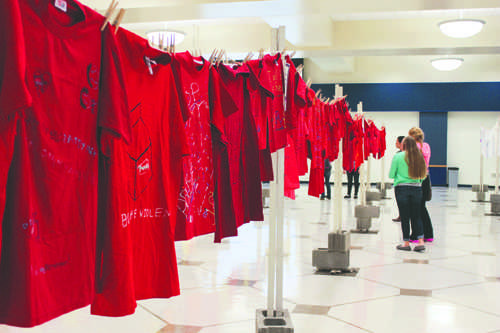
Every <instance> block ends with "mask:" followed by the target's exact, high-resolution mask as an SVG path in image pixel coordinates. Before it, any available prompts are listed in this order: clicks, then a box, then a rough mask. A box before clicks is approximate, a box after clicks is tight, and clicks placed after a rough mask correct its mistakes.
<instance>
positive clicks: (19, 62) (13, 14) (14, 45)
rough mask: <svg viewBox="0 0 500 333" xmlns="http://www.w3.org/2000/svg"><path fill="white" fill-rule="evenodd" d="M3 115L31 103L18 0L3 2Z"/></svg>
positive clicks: (0, 63) (0, 45) (0, 71)
mask: <svg viewBox="0 0 500 333" xmlns="http://www.w3.org/2000/svg"><path fill="white" fill-rule="evenodd" d="M0 50H1V51H0V117H4V116H7V115H8V114H10V113H11V112H13V111H15V110H17V109H20V108H23V107H26V106H29V105H31V95H30V93H29V91H28V87H27V85H26V83H25V82H26V81H25V75H26V52H25V46H24V35H23V26H22V21H21V12H20V9H19V3H18V1H7V0H5V1H1V2H0Z"/></svg>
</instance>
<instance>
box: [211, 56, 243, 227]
mask: <svg viewBox="0 0 500 333" xmlns="http://www.w3.org/2000/svg"><path fill="white" fill-rule="evenodd" d="M217 70H218V73H219V75H220V78H221V80H222V82H223V83H224V85H225V86H226V87H227V89H228V93H229V94H230V95H231V97H232V98H233V100H234V102H235V103H236V106H237V108H238V110H237V111H236V112H234V113H233V114H231V115H230V116H228V117H227V118H226V121H225V123H224V134H225V135H226V138H227V150H228V158H229V177H230V184H231V192H232V205H233V208H234V215H235V219H236V225H237V226H241V225H242V224H243V223H245V222H248V221H244V215H245V213H244V204H243V165H242V155H243V154H242V148H243V147H242V140H243V128H244V123H243V116H244V109H245V95H244V88H245V78H244V77H243V76H241V75H238V74H237V72H236V71H235V70H233V69H232V68H230V67H229V66H226V65H223V64H221V65H219V66H218V67H217Z"/></svg>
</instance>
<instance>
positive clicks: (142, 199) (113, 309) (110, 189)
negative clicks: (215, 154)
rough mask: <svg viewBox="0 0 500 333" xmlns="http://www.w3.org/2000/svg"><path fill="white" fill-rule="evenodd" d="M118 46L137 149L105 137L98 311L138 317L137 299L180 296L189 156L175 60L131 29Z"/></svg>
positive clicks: (120, 36)
mask: <svg viewBox="0 0 500 333" xmlns="http://www.w3.org/2000/svg"><path fill="white" fill-rule="evenodd" d="M117 39H118V43H119V45H118V46H119V50H118V51H119V53H120V54H114V55H113V58H112V60H113V61H120V59H121V61H122V64H123V67H124V70H125V73H126V75H125V78H124V81H121V82H122V84H124V86H125V87H124V88H125V89H126V91H127V100H128V105H129V108H130V117H131V127H132V138H131V142H130V144H129V145H127V144H125V143H124V142H122V141H120V140H116V139H113V138H112V137H109V136H103V137H102V138H101V141H102V145H103V148H102V150H103V152H104V154H105V155H107V156H103V157H102V160H101V167H102V169H101V175H102V179H103V180H105V182H104V181H103V182H101V183H100V184H99V193H100V194H101V195H102V199H101V200H100V209H99V210H100V214H99V217H100V223H99V229H98V234H99V237H98V250H99V252H98V260H99V261H98V264H97V267H98V269H99V270H98V272H97V284H96V285H97V288H96V289H97V290H96V295H95V298H94V301H93V303H92V308H91V312H92V313H93V314H98V315H105V316H124V315H128V314H132V313H134V311H135V308H136V306H137V304H136V300H140V299H147V298H168V297H171V296H175V295H178V294H179V278H178V274H177V258H176V255H175V246H174V231H175V226H174V223H175V218H176V212H177V200H178V195H179V190H180V180H181V179H182V156H183V155H185V154H186V152H187V149H186V144H185V135H184V123H183V120H182V118H183V117H182V111H183V110H182V109H181V107H180V103H179V96H178V94H177V89H176V82H175V78H174V75H173V72H172V68H171V64H170V62H171V56H170V55H168V54H166V53H162V52H161V51H159V50H157V49H153V48H151V47H149V45H148V41H147V40H145V39H144V38H142V37H139V36H137V35H135V34H133V33H131V32H128V31H126V30H124V29H120V30H119V31H118V37H117ZM104 47H106V45H104ZM117 84H118V85H119V83H117ZM173 138H175V140H173Z"/></svg>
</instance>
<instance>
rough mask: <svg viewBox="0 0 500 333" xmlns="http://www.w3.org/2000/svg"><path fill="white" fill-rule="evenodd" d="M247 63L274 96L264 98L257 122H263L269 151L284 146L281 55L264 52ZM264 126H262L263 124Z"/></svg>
mask: <svg viewBox="0 0 500 333" xmlns="http://www.w3.org/2000/svg"><path fill="white" fill-rule="evenodd" d="M247 65H248V66H249V68H250V69H251V70H252V72H253V74H254V75H255V76H256V77H257V78H258V79H259V81H260V82H261V84H262V85H263V86H264V87H266V90H269V91H271V92H272V94H273V96H274V98H272V99H270V98H266V100H265V102H266V105H265V111H264V112H262V113H261V115H260V116H261V117H265V119H259V120H258V124H260V125H261V126H263V125H262V123H265V127H267V128H266V130H267V134H266V135H267V138H268V144H269V149H270V151H271V153H273V152H275V151H277V150H278V149H281V148H284V147H285V146H286V133H287V131H286V119H285V107H284V104H283V94H284V91H283V61H282V60H281V55H280V54H277V55H275V56H271V55H269V54H266V55H265V56H264V58H263V59H260V60H256V61H249V62H247ZM263 127H264V126H263Z"/></svg>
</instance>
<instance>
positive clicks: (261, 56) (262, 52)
mask: <svg viewBox="0 0 500 333" xmlns="http://www.w3.org/2000/svg"><path fill="white" fill-rule="evenodd" d="M262 58H264V49H260V50H259V60H260V59H262Z"/></svg>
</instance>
